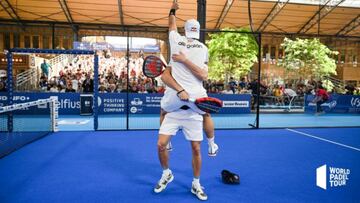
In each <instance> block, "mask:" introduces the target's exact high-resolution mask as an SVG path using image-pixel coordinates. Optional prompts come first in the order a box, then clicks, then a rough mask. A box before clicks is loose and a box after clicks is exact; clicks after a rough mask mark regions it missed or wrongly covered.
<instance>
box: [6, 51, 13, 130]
mask: <svg viewBox="0 0 360 203" xmlns="http://www.w3.org/2000/svg"><path fill="white" fill-rule="evenodd" d="M6 58H7V81H6V86H7V87H6V88H7V105H8V106H10V105H13V96H14V95H13V94H14V91H13V62H12V59H13V56H12V53H11V52H10V51H9V52H7V54H6ZM7 119H8V122H7V127H8V131H9V132H13V127H14V124H13V113H12V112H9V113H8V116H7Z"/></svg>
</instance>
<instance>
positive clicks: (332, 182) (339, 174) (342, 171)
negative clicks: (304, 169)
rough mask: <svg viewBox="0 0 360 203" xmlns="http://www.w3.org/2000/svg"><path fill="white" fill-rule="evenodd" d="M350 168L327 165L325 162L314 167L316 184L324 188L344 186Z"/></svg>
mask: <svg viewBox="0 0 360 203" xmlns="http://www.w3.org/2000/svg"><path fill="white" fill-rule="evenodd" d="M349 176H350V169H346V168H336V167H331V166H329V167H327V166H326V164H325V165H322V166H320V167H319V168H317V169H316V185H317V186H318V187H321V188H322V189H324V190H326V189H327V187H328V186H329V187H342V186H346V183H347V181H348V180H349Z"/></svg>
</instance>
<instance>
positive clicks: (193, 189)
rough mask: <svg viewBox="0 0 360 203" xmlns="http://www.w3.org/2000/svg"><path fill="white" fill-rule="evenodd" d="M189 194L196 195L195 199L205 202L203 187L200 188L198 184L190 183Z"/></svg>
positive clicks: (205, 196)
mask: <svg viewBox="0 0 360 203" xmlns="http://www.w3.org/2000/svg"><path fill="white" fill-rule="evenodd" d="M191 193H193V194H194V195H196V197H197V198H199V199H200V200H207V198H208V197H207V195H206V194H205V192H204V187H202V186H201V185H200V184H195V183H192V186H191Z"/></svg>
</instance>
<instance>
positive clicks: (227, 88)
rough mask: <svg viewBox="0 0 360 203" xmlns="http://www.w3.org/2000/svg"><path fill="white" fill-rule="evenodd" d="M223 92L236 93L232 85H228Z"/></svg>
mask: <svg viewBox="0 0 360 203" xmlns="http://www.w3.org/2000/svg"><path fill="white" fill-rule="evenodd" d="M221 93H222V94H234V92H233V90H232V89H231V86H230V85H226V87H225V90H223V91H222V92H221Z"/></svg>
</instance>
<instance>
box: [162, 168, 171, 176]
mask: <svg viewBox="0 0 360 203" xmlns="http://www.w3.org/2000/svg"><path fill="white" fill-rule="evenodd" d="M163 174H166V175H169V174H171V170H170V169H169V168H167V169H164V170H163Z"/></svg>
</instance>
